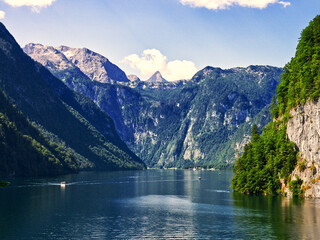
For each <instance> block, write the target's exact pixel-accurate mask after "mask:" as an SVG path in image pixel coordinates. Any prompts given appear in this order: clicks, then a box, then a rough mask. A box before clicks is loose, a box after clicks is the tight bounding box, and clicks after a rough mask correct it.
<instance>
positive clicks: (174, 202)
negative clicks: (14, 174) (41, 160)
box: [0, 170, 320, 240]
mask: <svg viewBox="0 0 320 240" xmlns="http://www.w3.org/2000/svg"><path fill="white" fill-rule="evenodd" d="M198 177H201V181H199V180H198ZM231 177H232V172H230V171H222V172H211V171H196V172H193V171H188V170H186V171H183V170H177V171H175V170H166V171H164V170H149V171H132V172H89V173H80V174H77V175H67V176H62V177H57V178H41V179H39V178H36V179H16V180H12V184H11V186H9V187H6V188H2V189H0V239H1V240H5V239H28V240H29V239H319V238H320V230H319V229H320V201H319V200H309V199H306V200H298V199H287V198H280V197H266V196H243V195H241V194H236V193H233V192H232V191H231V189H230V179H231ZM61 181H66V182H67V185H66V187H65V188H64V189H63V188H61V187H60V185H59V183H60V182H61Z"/></svg>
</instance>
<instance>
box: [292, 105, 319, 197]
mask: <svg viewBox="0 0 320 240" xmlns="http://www.w3.org/2000/svg"><path fill="white" fill-rule="evenodd" d="M290 115H291V118H290V119H289V120H288V123H287V134H288V138H289V140H290V141H292V142H294V143H295V145H296V147H297V149H298V151H299V156H298V164H297V166H296V167H295V169H294V170H293V172H292V177H291V179H292V180H297V179H301V180H302V188H303V189H304V190H305V193H304V194H305V196H306V197H309V196H312V197H317V198H319V197H320V183H319V180H320V102H318V101H317V102H311V101H309V102H307V103H306V104H304V105H302V106H299V107H297V108H295V109H292V110H291V111H290ZM287 192H288V191H287Z"/></svg>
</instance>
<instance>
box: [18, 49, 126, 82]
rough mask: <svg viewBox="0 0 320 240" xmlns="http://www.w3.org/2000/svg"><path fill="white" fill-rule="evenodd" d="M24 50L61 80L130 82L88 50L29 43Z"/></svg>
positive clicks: (113, 67)
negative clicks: (74, 78)
mask: <svg viewBox="0 0 320 240" xmlns="http://www.w3.org/2000/svg"><path fill="white" fill-rule="evenodd" d="M23 50H24V52H25V53H27V54H28V55H29V56H30V57H32V58H33V59H34V60H36V61H37V62H39V63H41V64H42V65H43V66H45V67H47V68H48V69H49V70H50V71H51V72H52V73H53V74H55V75H56V76H57V77H59V78H61V79H68V78H73V77H76V78H77V79H79V78H81V79H86V80H92V81H97V82H101V83H111V84H115V83H117V82H129V79H128V78H127V76H126V74H125V73H124V72H123V71H122V70H121V69H120V68H119V67H118V66H116V65H114V64H113V63H112V62H110V61H109V60H108V59H107V58H106V57H104V56H102V55H100V54H98V53H95V52H93V51H91V50H89V49H87V48H70V47H67V46H60V47H57V48H54V47H51V46H44V45H42V44H34V43H29V44H27V45H26V46H25V47H24V48H23Z"/></svg>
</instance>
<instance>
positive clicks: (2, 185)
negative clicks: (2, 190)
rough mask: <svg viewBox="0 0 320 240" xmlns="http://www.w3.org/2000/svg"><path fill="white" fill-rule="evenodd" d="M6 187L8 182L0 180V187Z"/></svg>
mask: <svg viewBox="0 0 320 240" xmlns="http://www.w3.org/2000/svg"><path fill="white" fill-rule="evenodd" d="M8 185H10V183H9V182H6V181H2V180H0V187H5V186H8Z"/></svg>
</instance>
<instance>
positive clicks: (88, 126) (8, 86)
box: [0, 24, 145, 175]
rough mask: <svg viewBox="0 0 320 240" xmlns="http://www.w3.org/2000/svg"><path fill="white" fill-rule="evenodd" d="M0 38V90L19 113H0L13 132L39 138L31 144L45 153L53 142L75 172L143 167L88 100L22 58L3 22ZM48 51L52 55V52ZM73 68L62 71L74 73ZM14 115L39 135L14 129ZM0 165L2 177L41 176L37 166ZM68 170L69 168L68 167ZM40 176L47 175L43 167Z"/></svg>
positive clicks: (18, 151) (29, 59)
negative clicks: (19, 170)
mask: <svg viewBox="0 0 320 240" xmlns="http://www.w3.org/2000/svg"><path fill="white" fill-rule="evenodd" d="M0 40H1V41H0V88H1V90H2V91H3V94H4V95H5V98H6V99H8V101H9V105H10V104H11V105H14V106H15V108H17V111H18V112H20V111H21V114H20V115H19V114H15V115H11V117H8V113H7V112H6V111H3V112H2V114H3V115H4V116H5V117H6V116H7V118H8V120H6V121H7V123H9V122H10V123H12V124H13V125H16V126H17V127H16V128H17V131H18V132H20V133H19V134H22V135H23V136H25V137H26V138H29V139H32V138H33V139H35V140H36V139H42V138H44V139H45V140H41V141H40V140H37V141H38V142H39V143H42V145H43V146H44V147H46V146H47V147H46V148H47V149H48V150H50V148H51V149H52V148H53V147H52V146H53V145H54V144H56V145H57V146H58V147H61V148H62V149H64V150H63V151H66V152H68V154H70V155H72V161H71V165H73V161H75V162H76V167H74V169H76V170H78V169H80V170H93V169H94V170H117V169H143V168H144V167H145V165H144V164H143V163H142V161H141V160H140V159H139V158H138V157H137V156H136V155H135V154H134V153H133V152H132V151H130V150H129V149H128V148H127V146H126V144H125V143H124V142H123V141H122V140H121V139H120V137H119V135H118V134H117V132H116V130H115V127H114V123H113V120H112V119H111V118H110V117H109V116H108V115H107V114H106V113H105V112H103V111H101V110H100V109H99V108H98V107H97V105H96V104H95V103H94V102H93V101H92V100H90V99H89V98H88V97H86V96H84V95H82V94H80V93H77V92H74V91H72V90H70V88H68V87H67V86H66V85H65V84H64V83H63V82H62V81H61V80H59V79H58V78H56V77H54V76H53V75H52V74H51V73H50V72H49V71H48V70H47V69H46V68H44V67H43V66H42V65H40V64H39V63H37V62H35V61H33V60H32V59H31V58H30V57H29V56H27V55H26V54H25V53H24V52H23V51H22V49H21V48H20V46H19V45H18V44H17V42H16V41H15V39H14V38H13V36H12V35H11V34H10V33H9V32H8V31H7V29H6V28H5V26H4V25H3V24H0ZM51 50H52V51H54V49H51ZM82 53H83V52H81V54H82ZM70 55H71V54H70ZM77 59H79V58H77ZM74 66H75V65H68V66H65V67H66V68H68V69H69V67H72V68H73V69H75V67H74ZM108 66H110V63H108V62H107V61H104V65H103V67H105V68H106V69H107V67H108ZM101 71H102V70H101ZM80 74H82V72H81V73H80ZM81 76H82V75H81ZM108 76H114V75H112V74H109V75H108ZM124 76H125V75H124ZM125 78H126V76H125ZM110 81H111V80H110ZM12 107H13V106H12ZM6 109H9V108H6ZM17 116H19V118H24V119H25V121H27V122H28V124H27V123H25V124H24V125H26V126H30V125H32V128H36V129H37V131H39V132H40V133H39V134H40V135H39V136H38V135H37V136H36V134H33V135H34V136H32V135H29V134H28V132H31V130H30V131H25V130H23V129H22V130H21V129H19V127H18V125H17V122H16V121H18V119H19V118H18V117H17ZM21 116H22V117H21ZM14 128H15V127H14ZM27 128H29V127H27ZM30 129H31V127H30ZM32 131H33V130H32ZM35 136H36V137H35ZM5 139H6V138H5ZM4 143H5V144H6V140H4ZM51 143H52V144H51ZM51 145H52V146H51ZM37 146H38V144H34V145H32V147H37ZM20 150H21V151H20ZM22 150H23V149H22V148H21V149H19V148H17V149H16V152H17V154H21V153H22V152H23V151H22ZM44 152H45V150H44ZM53 152H54V151H53V150H52V151H51V153H52V154H53V155H54V153H53ZM49 155H50V154H49V153H48V156H49ZM58 155H59V154H58ZM48 156H47V157H43V159H42V160H45V161H51V160H52V159H56V160H57V159H58V160H59V157H58V156H55V157H56V158H54V157H52V156H51V157H50V156H49V157H48ZM50 159H51V160H50ZM60 159H61V157H60ZM15 160H16V158H14V157H13V158H12V159H9V160H8V161H15ZM56 160H54V161H56ZM0 161H1V164H0V166H1V167H3V169H1V171H0V172H2V175H12V174H13V175H14V174H16V175H41V171H42V170H41V169H40V168H38V167H37V166H31V167H29V168H28V169H25V171H21V172H20V173H19V172H18V171H15V169H14V168H10V167H9V168H6V167H5V166H8V164H9V165H10V164H13V163H12V162H11V163H8V164H5V163H4V162H3V161H5V159H4V158H1V159H0ZM24 161H29V160H28V159H25V160H24ZM27 164H29V165H30V164H31V163H30V162H29V163H27ZM13 165H14V164H13ZM58 165H59V164H58ZM62 165H63V163H62ZM10 166H11V165H10ZM69 169H71V170H72V169H73V168H71V167H70V166H69ZM43 172H46V173H50V171H49V170H48V171H46V170H45V169H43ZM56 172H59V171H55V169H52V171H51V173H56ZM60 172H61V171H60Z"/></svg>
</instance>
